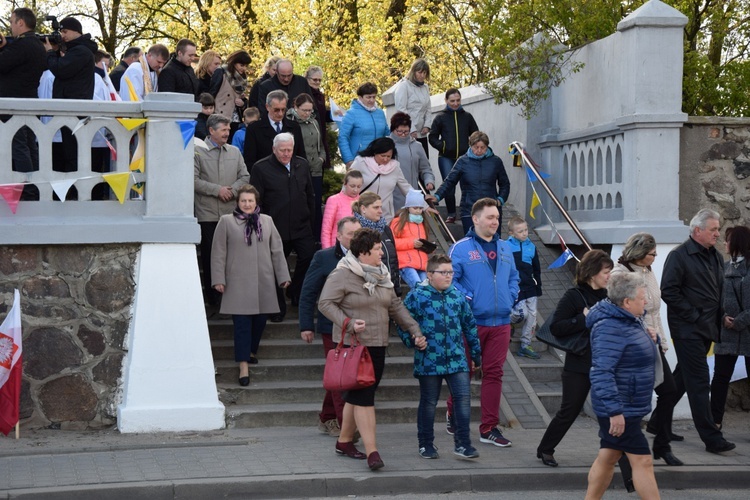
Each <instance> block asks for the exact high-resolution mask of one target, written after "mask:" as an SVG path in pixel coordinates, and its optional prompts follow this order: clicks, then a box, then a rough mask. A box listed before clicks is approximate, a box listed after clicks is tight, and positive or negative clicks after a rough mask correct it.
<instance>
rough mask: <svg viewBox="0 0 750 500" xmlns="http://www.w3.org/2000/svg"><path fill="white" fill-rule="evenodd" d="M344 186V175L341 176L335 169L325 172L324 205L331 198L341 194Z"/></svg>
mask: <svg viewBox="0 0 750 500" xmlns="http://www.w3.org/2000/svg"><path fill="white" fill-rule="evenodd" d="M343 185H344V174H340V173H338V172H336V171H335V170H333V169H330V170H324V171H323V203H325V202H326V200H327V199H328V197H329V196H333V195H334V194H338V193H340V192H341V186H343Z"/></svg>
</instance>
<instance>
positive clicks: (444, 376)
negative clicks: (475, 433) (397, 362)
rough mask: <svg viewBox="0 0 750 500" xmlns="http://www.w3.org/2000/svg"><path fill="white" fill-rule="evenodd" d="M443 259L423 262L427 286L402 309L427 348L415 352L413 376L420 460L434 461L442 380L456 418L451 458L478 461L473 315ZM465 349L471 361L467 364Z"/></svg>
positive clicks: (477, 361)
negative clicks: (473, 427)
mask: <svg viewBox="0 0 750 500" xmlns="http://www.w3.org/2000/svg"><path fill="white" fill-rule="evenodd" d="M451 262H452V261H451V259H450V257H448V256H447V255H433V256H432V257H430V259H429V260H428V261H427V280H428V284H417V285H416V286H415V288H413V289H412V290H411V291H410V292H409V294H408V295H407V296H406V299H405V300H404V305H405V306H406V308H407V309H408V310H409V312H410V313H411V315H412V317H413V318H414V319H415V320H416V321H417V323H419V326H420V328H421V329H422V332H423V333H424V336H425V338H426V339H427V348H426V349H424V350H422V351H419V350H415V351H414V376H415V377H416V378H417V379H418V380H419V388H420V397H419V410H418V413H417V439H418V441H419V455H420V456H421V457H422V458H438V453H437V448H436V447H435V445H434V439H435V431H434V424H435V408H436V407H437V402H438V399H439V398H440V388H441V386H442V383H443V380H445V381H446V383H447V384H448V389H449V390H450V392H451V394H452V396H453V417H454V419H455V433H454V444H455V448H454V451H453V452H454V454H456V455H458V456H459V457H461V458H476V457H478V456H479V453H478V452H477V450H476V449H475V448H474V447H473V446H472V445H471V437H470V432H469V419H470V415H471V390H470V383H471V379H470V376H469V373H470V372H469V369H470V368H472V369H474V368H478V367H479V366H480V365H481V363H482V362H481V349H480V347H479V337H478V335H477V326H476V322H475V321H474V315H473V314H472V312H471V307H470V306H469V303H468V302H467V300H466V298H465V297H464V294H463V293H461V292H460V291H458V289H457V288H456V287H455V286H453V284H452V280H453V266H452V264H451ZM398 333H399V335H400V336H401V340H402V341H403V342H404V344H405V345H406V346H407V347H411V348H413V347H414V345H413V343H412V341H411V335H410V334H409V332H407V331H404V330H402V329H401V328H399V329H398ZM466 345H468V348H469V350H470V351H471V359H472V361H469V360H467V357H466V353H467V352H466V351H467V348H466Z"/></svg>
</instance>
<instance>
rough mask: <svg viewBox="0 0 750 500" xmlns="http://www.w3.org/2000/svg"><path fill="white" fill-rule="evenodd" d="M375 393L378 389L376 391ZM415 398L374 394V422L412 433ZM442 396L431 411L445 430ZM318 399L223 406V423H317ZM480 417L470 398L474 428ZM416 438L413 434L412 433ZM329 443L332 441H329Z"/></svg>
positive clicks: (241, 425)
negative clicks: (401, 426)
mask: <svg viewBox="0 0 750 500" xmlns="http://www.w3.org/2000/svg"><path fill="white" fill-rule="evenodd" d="M378 394H379V392H378ZM418 406H419V401H381V400H380V399H378V396H376V404H375V408H376V410H375V412H376V415H377V420H378V424H403V423H413V424H414V426H415V427H414V432H415V434H416V423H417V407H418ZM446 409H447V408H446V403H445V399H444V398H442V400H441V401H438V404H437V409H436V411H435V432H436V433H437V432H445V427H444V425H445V412H446ZM319 413H320V403H289V404H269V405H230V406H227V427H229V428H257V427H277V426H283V427H290V426H313V425H314V426H317V424H318V420H319V417H318V415H319ZM480 418H481V407H480V405H479V399H478V398H477V399H472V401H471V425H472V428H475V427H476V426H477V425H478V423H479V421H480ZM500 423H501V424H502V425H507V419H506V418H505V416H504V415H503V414H502V411H501V412H500ZM415 440H416V435H415ZM331 446H333V441H332V442H331Z"/></svg>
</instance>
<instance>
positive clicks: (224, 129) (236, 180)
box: [193, 114, 250, 305]
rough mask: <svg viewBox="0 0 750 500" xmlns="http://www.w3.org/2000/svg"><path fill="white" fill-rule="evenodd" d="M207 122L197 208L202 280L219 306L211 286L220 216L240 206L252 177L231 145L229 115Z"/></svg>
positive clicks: (197, 167) (197, 174) (198, 165)
mask: <svg viewBox="0 0 750 500" xmlns="http://www.w3.org/2000/svg"><path fill="white" fill-rule="evenodd" d="M206 125H207V128H208V136H207V137H206V139H205V141H204V142H205V143H206V146H205V147H203V146H196V147H195V157H194V161H193V168H194V182H195V187H194V189H195V198H194V199H193V207H194V210H195V217H196V218H197V219H198V224H199V225H200V227H201V244H200V248H201V263H202V265H203V275H202V278H201V279H202V281H203V289H204V293H205V296H206V301H207V302H208V304H209V305H218V304H217V303H218V300H219V297H218V295H217V293H218V292H216V291H215V290H214V289H213V288H212V287H211V243H212V242H213V239H214V231H216V226H217V224H218V223H219V219H220V218H221V216H222V215H226V214H231V213H232V211H233V210H234V207H235V205H236V202H235V201H234V198H235V193H237V190H238V189H239V188H240V187H242V186H243V185H244V184H247V182H248V180H249V179H250V176H249V175H248V173H247V168H245V162H244V161H242V154H241V153H240V150H239V149H237V148H236V147H234V146H232V145H231V144H227V141H228V140H229V118H227V117H225V116H223V115H220V114H213V115H211V116H209V117H208V119H207V120H206Z"/></svg>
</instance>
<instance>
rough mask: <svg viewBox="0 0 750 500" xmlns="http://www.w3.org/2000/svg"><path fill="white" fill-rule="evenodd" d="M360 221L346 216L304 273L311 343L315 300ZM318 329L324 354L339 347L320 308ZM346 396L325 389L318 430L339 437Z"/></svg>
mask: <svg viewBox="0 0 750 500" xmlns="http://www.w3.org/2000/svg"><path fill="white" fill-rule="evenodd" d="M360 227H362V226H361V224H360V223H359V221H358V220H357V219H355V218H354V217H344V218H343V219H341V220H340V221H339V222H338V224H337V226H336V229H337V231H336V244H335V245H333V246H332V247H330V248H325V249H323V250H318V251H317V252H315V255H314V256H313V259H312V263H311V264H310V267H309V268H308V269H307V273H306V274H305V283H304V284H303V285H302V292H301V293H300V296H299V329H300V336H301V337H302V340H304V341H305V342H307V343H308V344H312V341H313V337H314V335H315V334H314V330H315V319H314V316H315V304H317V302H318V297H319V296H320V291H321V290H323V285H325V284H326V278H328V275H329V274H331V272H332V271H333V270H334V269H336V265H337V264H338V263H339V260H341V258H342V257H343V256H344V255H345V253H346V252H348V251H349V242H351V240H352V236H354V232H355V231H356V230H357V229H359V228H360ZM318 333H319V334H320V336H321V338H322V339H323V357H324V358H325V357H326V356H327V355H328V351H330V350H331V349H333V348H335V347H336V344H335V343H334V342H333V339H332V336H333V323H332V322H331V320H330V319H328V318H326V317H325V316H324V315H323V314H322V313H321V312H320V311H318ZM343 412H344V400H343V399H342V398H341V393H340V392H337V391H326V395H325V398H324V399H323V407H322V409H321V410H320V414H319V415H318V430H320V431H321V432H322V433H324V434H328V435H330V436H334V437H338V435H339V433H340V432H341V420H342V419H343Z"/></svg>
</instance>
